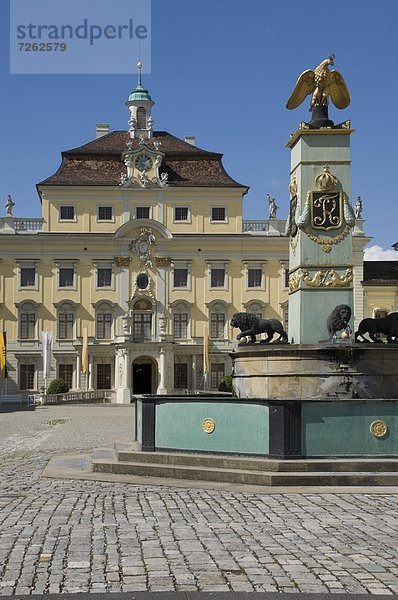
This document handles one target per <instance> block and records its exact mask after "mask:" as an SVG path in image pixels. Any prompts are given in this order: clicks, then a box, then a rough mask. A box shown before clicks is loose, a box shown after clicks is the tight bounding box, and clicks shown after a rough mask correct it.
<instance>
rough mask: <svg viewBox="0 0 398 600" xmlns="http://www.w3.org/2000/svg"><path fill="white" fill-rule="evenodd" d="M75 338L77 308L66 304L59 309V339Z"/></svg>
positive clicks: (68, 303)
mask: <svg viewBox="0 0 398 600" xmlns="http://www.w3.org/2000/svg"><path fill="white" fill-rule="evenodd" d="M74 338H75V307H74V305H73V304H72V303H70V302H64V303H63V304H61V305H60V306H59V308H58V339H59V340H73V339H74Z"/></svg>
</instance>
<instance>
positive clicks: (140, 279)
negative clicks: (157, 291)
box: [136, 273, 149, 290]
mask: <svg viewBox="0 0 398 600" xmlns="http://www.w3.org/2000/svg"><path fill="white" fill-rule="evenodd" d="M136 282H137V287H138V289H140V290H146V288H147V287H148V285H149V277H148V275H147V274H146V273H140V274H139V275H137V279H136Z"/></svg>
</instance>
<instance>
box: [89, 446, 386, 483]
mask: <svg viewBox="0 0 398 600" xmlns="http://www.w3.org/2000/svg"><path fill="white" fill-rule="evenodd" d="M93 470H94V472H97V473H113V474H118V475H131V476H132V477H134V476H138V477H161V478H166V479H167V478H170V479H177V480H178V479H180V480H182V479H184V480H190V481H193V480H195V481H213V482H220V483H222V482H225V483H236V484H241V485H257V486H312V487H314V486H396V485H398V460H395V459H378V460H375V459H302V460H290V461H289V460H287V461H280V460H273V459H262V458H249V457H235V456H221V455H207V454H188V453H187V454H184V453H172V452H170V453H167V452H155V453H149V452H148V453H146V452H128V451H121V452H118V457H117V460H115V459H113V460H112V459H111V457H109V458H99V457H94V460H93Z"/></svg>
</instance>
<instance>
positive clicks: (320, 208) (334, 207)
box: [311, 192, 343, 231]
mask: <svg viewBox="0 0 398 600" xmlns="http://www.w3.org/2000/svg"><path fill="white" fill-rule="evenodd" d="M311 199H312V202H311V225H312V227H313V228H314V229H321V230H323V231H328V230H329V229H338V228H339V227H341V226H342V224H343V219H342V217H343V198H342V194H341V193H340V192H332V193H326V194H325V193H322V192H312V194H311Z"/></svg>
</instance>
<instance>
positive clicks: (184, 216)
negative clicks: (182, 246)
mask: <svg viewBox="0 0 398 600" xmlns="http://www.w3.org/2000/svg"><path fill="white" fill-rule="evenodd" d="M174 221H188V207H187V206H175V207H174Z"/></svg>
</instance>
